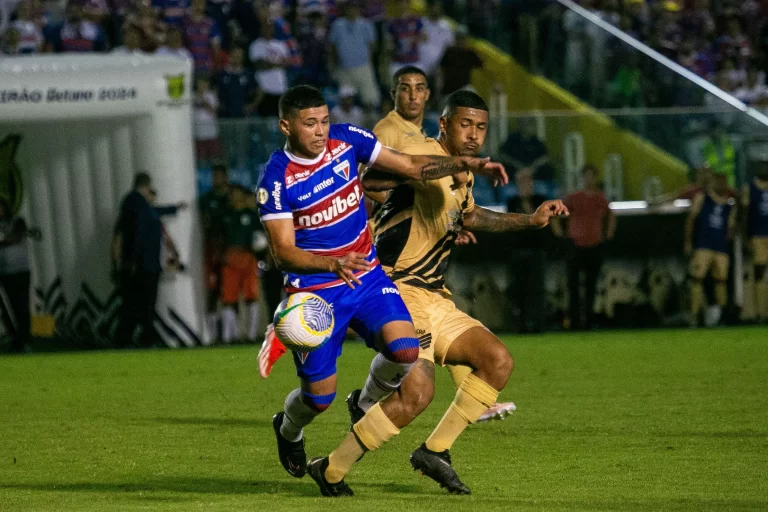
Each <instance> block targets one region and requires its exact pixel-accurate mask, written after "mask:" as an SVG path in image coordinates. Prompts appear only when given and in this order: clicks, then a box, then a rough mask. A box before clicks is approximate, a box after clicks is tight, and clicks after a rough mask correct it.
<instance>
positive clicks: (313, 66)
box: [297, 12, 331, 88]
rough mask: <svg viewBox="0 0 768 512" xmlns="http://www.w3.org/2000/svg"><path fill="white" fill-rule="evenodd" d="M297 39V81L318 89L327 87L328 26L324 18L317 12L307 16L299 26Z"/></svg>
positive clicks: (328, 75) (328, 80)
mask: <svg viewBox="0 0 768 512" xmlns="http://www.w3.org/2000/svg"><path fill="white" fill-rule="evenodd" d="M297 39H298V45H299V52H300V54H301V60H302V68H301V75H300V77H299V79H298V81H299V82H301V83H303V84H308V85H313V86H315V87H318V88H323V87H325V86H327V85H329V84H330V83H331V77H330V74H329V73H328V59H327V48H328V25H327V23H326V19H325V16H324V15H323V14H321V13H319V12H310V13H309V14H307V21H306V23H304V24H302V25H301V28H300V29H299V34H298V37H297Z"/></svg>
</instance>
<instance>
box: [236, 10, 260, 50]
mask: <svg viewBox="0 0 768 512" xmlns="http://www.w3.org/2000/svg"><path fill="white" fill-rule="evenodd" d="M260 9H261V3H260V2H257V1H254V0H233V1H232V5H231V7H230V18H231V19H232V21H233V22H234V23H235V24H236V26H238V27H239V28H240V31H241V33H242V37H243V38H244V39H245V40H246V41H247V42H250V41H253V40H255V39H257V38H258V37H259V35H261V19H260V17H259V16H260Z"/></svg>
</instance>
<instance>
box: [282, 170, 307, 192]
mask: <svg viewBox="0 0 768 512" xmlns="http://www.w3.org/2000/svg"><path fill="white" fill-rule="evenodd" d="M310 174H311V171H310V170H309V169H305V170H303V171H301V172H297V173H296V174H289V175H288V176H286V177H285V186H286V187H288V188H290V187H291V186H293V185H295V184H296V183H298V182H300V181H302V180H304V179H306V178H308V177H309V175H310Z"/></svg>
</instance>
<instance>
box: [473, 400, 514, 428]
mask: <svg viewBox="0 0 768 512" xmlns="http://www.w3.org/2000/svg"><path fill="white" fill-rule="evenodd" d="M516 410H517V406H516V405H515V404H514V402H505V403H502V404H493V405H492V406H490V407H489V408H488V410H487V411H485V412H484V413H483V415H482V416H480V418H478V420H477V422H478V423H483V422H486V421H491V420H504V419H506V418H507V416H511V415H512V413H513V412H515V411H516Z"/></svg>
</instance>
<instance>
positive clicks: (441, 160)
mask: <svg viewBox="0 0 768 512" xmlns="http://www.w3.org/2000/svg"><path fill="white" fill-rule="evenodd" d="M373 168H374V169H377V170H379V171H385V172H389V173H392V174H396V175H398V176H402V177H403V178H406V179H409V180H437V179H440V178H444V177H446V176H452V175H454V174H458V173H461V172H466V171H469V172H472V173H474V174H477V175H479V176H486V177H488V178H490V179H491V180H492V181H493V184H494V186H497V185H506V184H507V183H509V177H508V176H507V172H506V171H505V170H504V166H503V165H501V164H499V163H496V162H491V161H490V159H488V158H476V157H469V156H435V155H429V156H427V155H406V154H403V153H400V152H398V151H395V150H394V149H391V148H388V147H382V148H381V152H380V153H379V156H378V157H377V158H376V162H375V163H374V164H373Z"/></svg>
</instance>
